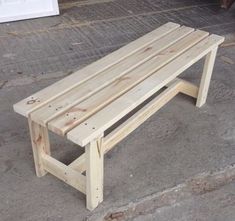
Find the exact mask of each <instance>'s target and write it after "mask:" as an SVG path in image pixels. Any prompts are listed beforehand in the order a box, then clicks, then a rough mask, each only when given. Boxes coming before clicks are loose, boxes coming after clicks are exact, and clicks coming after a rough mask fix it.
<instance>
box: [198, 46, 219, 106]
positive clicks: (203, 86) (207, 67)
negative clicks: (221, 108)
mask: <svg viewBox="0 0 235 221" xmlns="http://www.w3.org/2000/svg"><path fill="white" fill-rule="evenodd" d="M217 49H218V47H216V48H214V49H213V50H212V51H211V52H209V53H208V54H207V56H206V60H205V64H204V68H203V73H202V78H201V82H200V86H199V91H198V97H197V103H196V106H197V107H201V106H202V105H203V104H205V103H206V98H207V93H208V89H209V86H210V80H211V75H212V71H213V67H214V63H215V58H216V52H217Z"/></svg>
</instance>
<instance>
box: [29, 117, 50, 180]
mask: <svg viewBox="0 0 235 221" xmlns="http://www.w3.org/2000/svg"><path fill="white" fill-rule="evenodd" d="M28 124H29V130H30V136H31V143H32V149H33V158H34V164H35V170H36V174H37V176H38V177H41V176H44V175H45V174H46V173H47V172H46V170H45V169H44V165H43V162H42V155H44V154H48V155H50V142H49V136H48V130H47V128H46V127H43V126H41V125H39V124H37V123H35V122H33V121H32V120H31V119H30V118H28Z"/></svg>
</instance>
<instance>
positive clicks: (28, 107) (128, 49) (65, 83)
mask: <svg viewBox="0 0 235 221" xmlns="http://www.w3.org/2000/svg"><path fill="white" fill-rule="evenodd" d="M179 26H180V25H178V24H175V23H172V22H169V23H167V24H165V25H163V26H161V27H159V28H157V29H156V30H154V31H152V32H150V33H148V34H146V35H144V36H143V37H141V38H139V39H137V40H135V41H133V42H131V43H130V44H128V45H126V46H124V47H122V48H120V49H119V50H117V51H114V52H113V53H111V54H109V55H107V56H105V57H103V58H102V59H100V60H98V61H96V62H94V63H92V64H90V65H88V66H86V67H85V68H83V69H81V70H79V71H77V72H75V73H74V74H72V75H70V76H68V77H66V78H63V79H62V80H60V81H58V82H56V83H54V84H53V85H51V86H49V87H47V88H44V89H43V90H41V91H39V92H37V93H35V94H33V95H31V96H29V97H27V98H25V99H24V100H22V101H20V102H18V103H17V104H15V105H14V110H15V111H16V112H17V113H19V114H21V115H23V116H28V115H29V113H31V112H32V111H34V110H36V109H37V108H39V107H41V106H43V105H45V104H46V103H48V102H49V101H51V100H53V99H55V98H56V97H59V96H61V95H62V94H64V93H66V92H68V91H69V90H71V89H72V88H74V87H76V86H77V85H79V84H82V83H83V82H85V81H86V80H88V79H90V78H92V77H94V76H96V75H97V74H98V73H100V72H102V71H103V70H105V69H107V68H109V67H111V66H112V65H113V64H115V63H117V62H119V61H121V60H124V59H125V58H127V57H128V56H130V55H132V54H133V53H135V52H137V51H138V50H140V49H141V48H143V47H145V46H146V45H148V44H151V43H152V42H154V41H156V40H158V39H160V38H161V37H163V36H164V35H166V34H168V33H170V32H172V31H173V30H175V29H176V28H178V27H179Z"/></svg>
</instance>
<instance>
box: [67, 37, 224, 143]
mask: <svg viewBox="0 0 235 221" xmlns="http://www.w3.org/2000/svg"><path fill="white" fill-rule="evenodd" d="M223 41H224V38H223V37H220V36H217V35H210V36H209V37H207V38H206V39H204V40H202V41H201V42H199V43H198V44H197V45H195V46H193V47H192V48H190V49H189V50H188V51H186V52H185V53H183V54H182V55H180V56H179V57H177V58H176V59H174V60H173V61H172V62H170V63H169V64H167V65H165V66H164V67H163V68H161V69H160V70H159V71H157V72H156V73H154V74H153V75H151V76H150V77H149V78H148V79H146V80H145V81H143V82H141V83H140V84H139V85H137V86H136V87H134V88H133V89H132V90H130V91H128V92H127V93H126V94H125V95H123V96H121V97H119V98H118V99H116V100H115V101H113V102H112V103H111V104H109V105H108V106H106V107H105V108H103V109H102V110H100V111H99V112H97V113H96V114H94V115H93V116H91V117H90V118H89V119H87V120H86V121H85V122H83V123H82V124H80V125H79V126H77V127H75V128H74V129H73V130H71V131H69V132H68V134H67V138H68V139H69V140H71V141H73V142H74V143H77V144H79V145H80V146H85V145H86V144H87V143H89V142H90V141H91V140H93V139H95V137H97V136H99V135H100V134H102V133H103V132H104V131H105V130H106V129H108V128H109V127H110V126H112V125H113V124H114V123H116V122H117V121H118V120H120V119H121V118H122V117H123V116H125V115H126V114H127V113H129V112H130V111H131V110H133V109H134V108H135V107H137V106H138V105H139V104H141V103H142V102H143V101H145V100H146V99H147V98H148V97H150V96H151V95H152V94H154V93H155V92H156V91H158V90H159V89H160V88H162V87H163V86H165V85H166V84H167V83H169V82H170V81H172V80H173V79H174V78H176V77H177V76H178V75H179V74H180V73H182V72H183V71H184V70H186V69H187V68H188V67H190V66H191V65H192V64H194V63H195V62H196V61H198V60H199V59H201V58H202V57H203V56H205V55H206V54H207V53H209V52H210V51H211V50H213V49H214V48H215V47H217V46H218V45H219V44H221V43H222V42H223Z"/></svg>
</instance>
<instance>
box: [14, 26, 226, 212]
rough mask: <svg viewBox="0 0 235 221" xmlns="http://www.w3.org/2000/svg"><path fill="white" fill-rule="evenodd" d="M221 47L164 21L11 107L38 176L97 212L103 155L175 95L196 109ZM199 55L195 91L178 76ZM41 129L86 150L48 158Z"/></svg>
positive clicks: (203, 97)
mask: <svg viewBox="0 0 235 221" xmlns="http://www.w3.org/2000/svg"><path fill="white" fill-rule="evenodd" d="M223 41H224V38H223V37H220V36H218V35H213V34H212V35H209V33H208V32H205V31H201V30H195V29H193V28H190V27H185V26H180V25H179V24H175V23H167V24H165V25H163V26H161V27H159V28H158V29H156V30H154V31H152V32H150V33H148V34H146V35H145V36H143V37H141V38H139V39H137V40H135V41H133V42H131V43H130V44H128V45H126V46H124V47H122V48H120V49H119V50H117V51H115V52H113V53H111V54H109V55H107V56H105V57H104V58H102V59H100V60H98V61H96V62H94V63H92V64H90V65H88V66H87V67H85V68H83V69H81V70H79V71H77V72H75V73H74V74H72V75H70V76H68V77H66V78H64V79H62V80H60V81H58V82H56V83H54V84H53V85H51V86H49V87H47V88H45V89H43V90H41V91H39V92H37V93H35V94H33V95H32V96H29V97H27V98H26V99H24V100H22V101H20V102H19V103H17V104H15V105H14V110H15V111H16V112H17V113H19V114H21V115H23V116H25V117H27V118H28V123H29V128H30V134H31V141H32V148H33V156H34V162H35V168H36V174H37V176H39V177H41V176H43V175H45V174H46V173H47V172H49V173H51V174H53V175H54V176H56V177H58V178H59V179H61V180H62V181H64V182H66V183H67V184H69V185H71V186H73V187H74V188H76V189H78V190H79V191H81V192H82V193H84V194H86V205H87V208H88V209H89V210H93V209H94V208H96V207H97V206H98V204H99V203H101V202H102V201H103V160H104V154H105V153H106V152H107V151H109V150H110V149H111V148H112V147H113V146H114V145H115V144H117V143H118V142H119V141H121V140H122V139H123V138H125V137H126V136H127V135H128V134H130V133H131V132H132V131H133V130H135V129H136V128H137V127H138V126H139V125H141V124H142V123H143V122H144V121H146V120H147V119H148V118H149V117H150V116H151V115H153V114H154V113H155V112H156V111H158V110H159V109H160V108H161V107H162V106H164V105H165V104H166V103H167V102H168V101H170V100H171V99H172V98H173V97H175V96H176V95H177V94H178V93H183V94H186V95H189V96H191V97H193V98H196V106H197V107H201V106H202V105H203V104H204V103H205V102H206V98H207V92H208V88H209V84H210V79H211V75H212V70H213V66H214V62H215V57H216V52H217V48H218V46H219V44H221V43H222V42H223ZM204 56H205V63H204V68H203V71H202V77H201V82H200V85H199V87H197V86H195V85H193V84H192V83H189V82H187V81H185V80H182V79H180V78H177V77H178V75H180V74H181V73H182V72H183V71H185V70H186V69H187V68H189V67H190V66H191V65H192V64H194V63H195V62H197V61H198V60H199V59H201V58H203V57H204ZM160 91H161V92H160ZM157 92H158V93H159V94H158V95H157V96H155V97H154V98H153V99H152V100H150V101H149V102H147V103H146V102H145V101H146V100H147V99H149V98H150V97H152V95H154V94H156V93H157ZM143 102H144V104H145V105H143ZM141 104H142V108H139V110H138V111H136V112H135V113H134V114H133V115H131V116H130V117H129V118H127V119H126V120H125V121H124V122H122V123H121V124H120V125H119V126H118V127H115V129H114V130H112V131H111V132H110V133H108V134H106V132H107V130H108V129H110V128H112V126H113V125H116V124H117V122H120V120H122V121H123V118H125V116H126V115H128V114H130V112H133V110H134V109H136V108H137V107H138V106H139V105H141ZM48 130H50V131H52V132H54V133H56V134H58V135H61V136H64V137H66V138H67V139H68V140H70V141H72V142H74V143H75V144H77V145H79V146H81V147H85V153H84V154H83V155H81V156H80V157H79V158H78V159H76V160H75V161H73V162H71V163H70V164H69V165H65V164H63V163H62V162H60V161H58V160H57V159H55V158H53V157H52V156H51V154H50V142H49V138H48ZM84 172H85V173H84Z"/></svg>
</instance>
